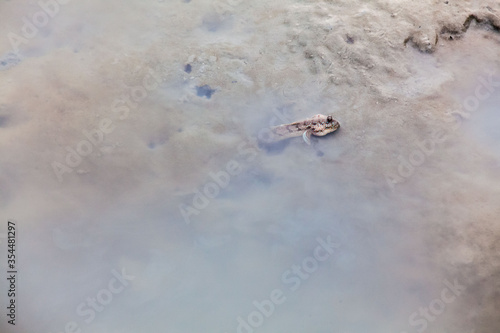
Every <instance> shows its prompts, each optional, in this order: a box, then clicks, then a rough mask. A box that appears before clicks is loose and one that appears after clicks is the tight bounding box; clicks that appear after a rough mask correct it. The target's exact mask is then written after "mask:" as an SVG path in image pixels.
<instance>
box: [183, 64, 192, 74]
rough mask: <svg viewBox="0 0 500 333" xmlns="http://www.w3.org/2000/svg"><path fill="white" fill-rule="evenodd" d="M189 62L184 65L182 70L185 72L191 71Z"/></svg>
mask: <svg viewBox="0 0 500 333" xmlns="http://www.w3.org/2000/svg"><path fill="white" fill-rule="evenodd" d="M191 69H192V68H191V64H187V65H186V66H184V72H186V73H191Z"/></svg>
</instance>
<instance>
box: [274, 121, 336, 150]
mask: <svg viewBox="0 0 500 333" xmlns="http://www.w3.org/2000/svg"><path fill="white" fill-rule="evenodd" d="M339 127H340V124H339V122H338V121H336V120H335V119H333V117H332V116H325V115H322V114H317V115H315V116H313V117H312V118H308V119H306V120H302V121H298V122H295V123H291V124H287V125H280V126H276V127H273V128H271V133H272V138H271V139H272V141H279V140H284V139H288V138H293V137H296V136H301V135H302V137H303V138H304V141H305V142H306V143H307V144H308V145H309V144H311V141H310V140H309V138H310V137H311V135H316V136H323V135H327V134H328V133H332V132H335V131H336V130H337V129H338V128H339Z"/></svg>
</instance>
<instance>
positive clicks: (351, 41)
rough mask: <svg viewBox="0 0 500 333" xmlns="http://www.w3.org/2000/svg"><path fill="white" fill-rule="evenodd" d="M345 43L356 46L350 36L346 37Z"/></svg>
mask: <svg viewBox="0 0 500 333" xmlns="http://www.w3.org/2000/svg"><path fill="white" fill-rule="evenodd" d="M345 41H346V43H347V44H354V38H352V37H351V36H349V35H346V36H345Z"/></svg>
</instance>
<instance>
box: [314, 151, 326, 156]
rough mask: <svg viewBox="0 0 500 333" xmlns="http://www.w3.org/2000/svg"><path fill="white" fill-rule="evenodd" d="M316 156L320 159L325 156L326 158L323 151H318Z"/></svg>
mask: <svg viewBox="0 0 500 333" xmlns="http://www.w3.org/2000/svg"><path fill="white" fill-rule="evenodd" d="M316 156H318V157H323V156H325V153H323V152H322V151H321V150H318V151H317V152H316Z"/></svg>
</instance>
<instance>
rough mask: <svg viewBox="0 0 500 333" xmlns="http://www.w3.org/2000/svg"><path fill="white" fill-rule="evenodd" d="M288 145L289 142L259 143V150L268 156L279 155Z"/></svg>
mask: <svg viewBox="0 0 500 333" xmlns="http://www.w3.org/2000/svg"><path fill="white" fill-rule="evenodd" d="M289 144H290V140H282V141H278V142H259V148H260V149H262V150H264V151H265V152H266V153H267V154H268V155H278V154H281V153H282V152H283V150H285V148H286V147H287V146H288V145H289Z"/></svg>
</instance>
